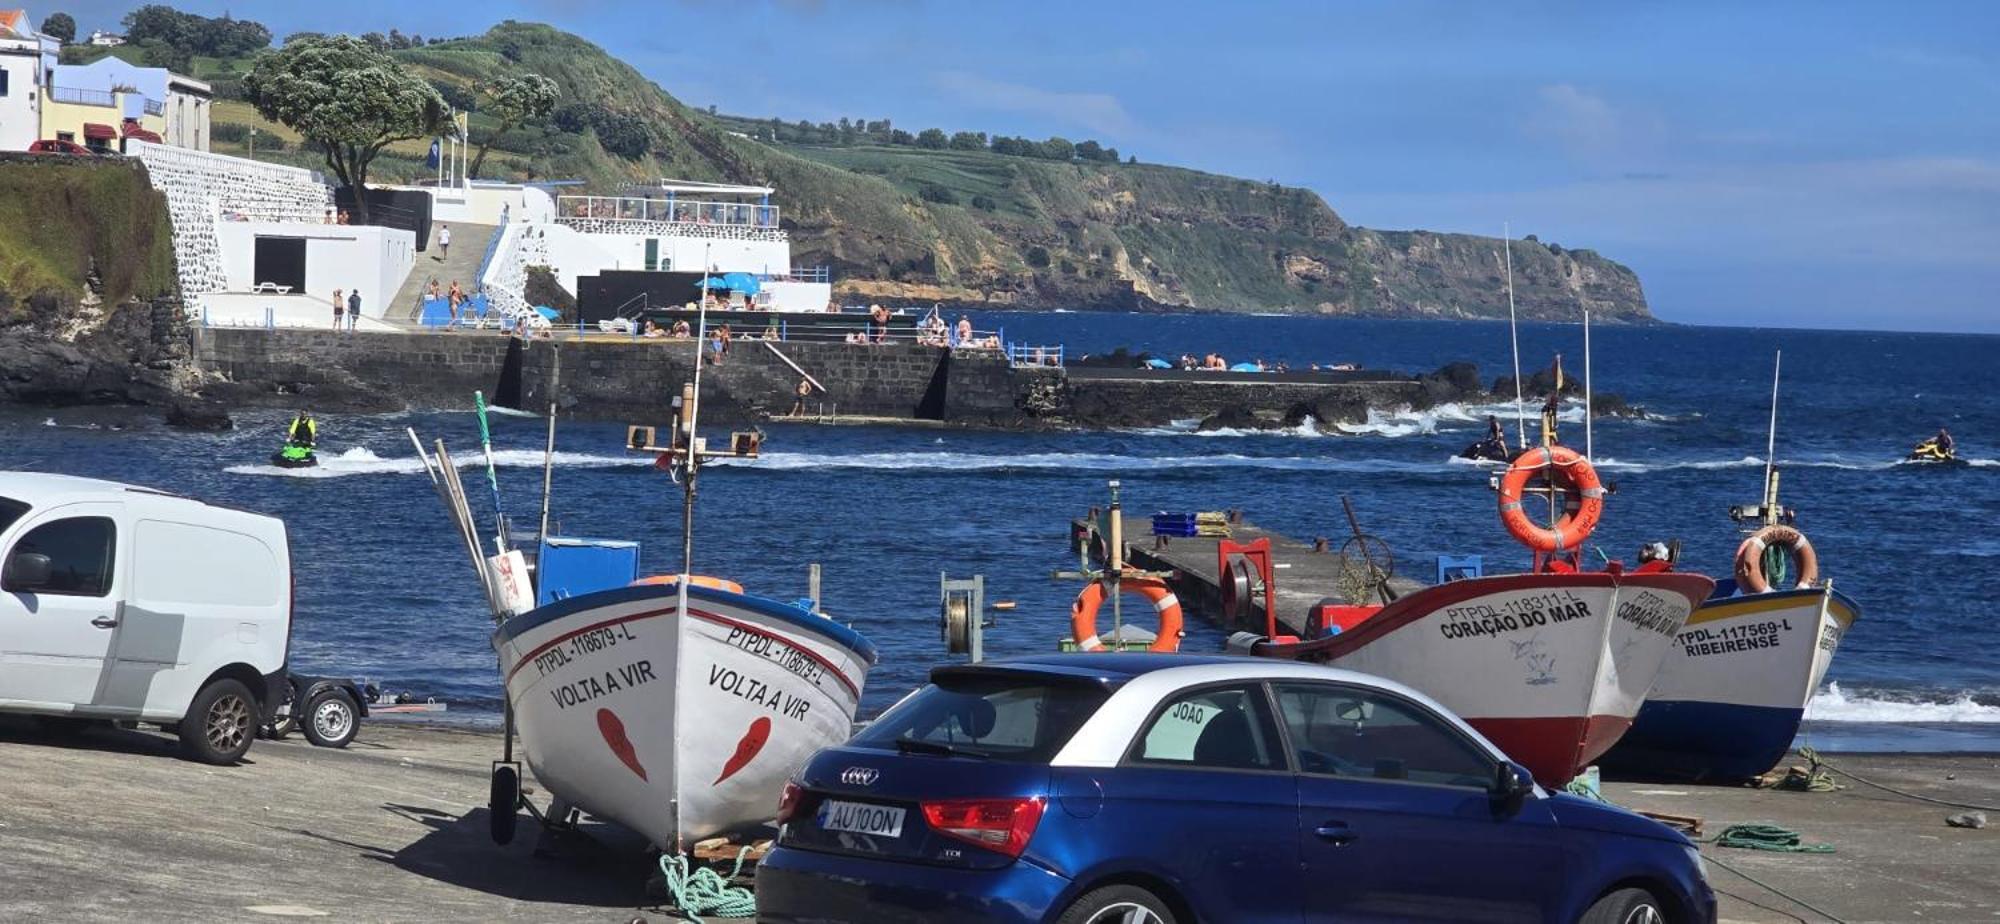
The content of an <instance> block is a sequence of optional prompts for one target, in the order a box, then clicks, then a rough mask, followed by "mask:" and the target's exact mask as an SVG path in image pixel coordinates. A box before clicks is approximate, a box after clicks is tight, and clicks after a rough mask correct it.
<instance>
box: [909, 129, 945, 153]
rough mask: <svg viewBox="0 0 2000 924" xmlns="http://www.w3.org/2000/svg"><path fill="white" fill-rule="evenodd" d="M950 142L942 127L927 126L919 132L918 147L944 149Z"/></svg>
mask: <svg viewBox="0 0 2000 924" xmlns="http://www.w3.org/2000/svg"><path fill="white" fill-rule="evenodd" d="M948 143H949V140H948V139H946V138H945V135H944V129H942V128H926V129H924V130H923V131H920V132H918V133H917V147H920V148H930V149H932V150H943V148H944V146H945V145H946V144H948Z"/></svg>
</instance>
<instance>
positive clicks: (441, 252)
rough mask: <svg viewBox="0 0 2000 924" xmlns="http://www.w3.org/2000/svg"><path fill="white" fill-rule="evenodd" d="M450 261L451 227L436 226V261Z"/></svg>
mask: <svg viewBox="0 0 2000 924" xmlns="http://www.w3.org/2000/svg"><path fill="white" fill-rule="evenodd" d="M449 259H451V226H450V225H438V260H439V261H444V260H449Z"/></svg>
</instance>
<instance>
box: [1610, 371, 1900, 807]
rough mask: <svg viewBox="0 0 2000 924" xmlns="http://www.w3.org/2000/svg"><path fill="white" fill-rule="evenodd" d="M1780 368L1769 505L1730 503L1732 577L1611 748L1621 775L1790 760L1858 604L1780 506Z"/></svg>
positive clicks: (1701, 775) (1714, 776)
mask: <svg viewBox="0 0 2000 924" xmlns="http://www.w3.org/2000/svg"><path fill="white" fill-rule="evenodd" d="M1777 406H1778V389H1777V376H1776V372H1775V370H1774V372H1773V375H1772V384H1771V430H1770V437H1769V443H1768V444H1767V445H1766V447H1765V460H1766V461H1765V465H1764V496H1763V500H1762V502H1761V503H1759V504H1756V505H1743V506H1738V507H1736V508H1733V509H1732V510H1731V511H1730V513H1731V517H1732V519H1735V520H1736V521H1737V522H1738V523H1747V524H1748V526H1747V527H1746V531H1747V532H1749V533H1750V535H1749V536H1748V537H1747V538H1745V539H1744V540H1743V543H1742V544H1741V545H1739V546H1738V547H1737V550H1736V562H1735V571H1736V576H1735V577H1734V578H1732V579H1729V580H1725V581H1721V582H1718V583H1717V584H1716V588H1715V593H1714V595H1713V596H1711V597H1710V598H1709V599H1708V600H1707V601H1706V602H1704V603H1703V604H1702V605H1701V608H1700V609H1698V610H1696V611H1695V613H1694V615H1693V616H1690V617H1689V618H1688V622H1687V627H1686V628H1685V629H1683V630H1681V632H1680V634H1679V635H1678V636H1677V637H1676V638H1675V639H1674V646H1673V650H1672V651H1671V652H1670V653H1669V654H1668V655H1667V662H1666V664H1665V665H1664V666H1662V667H1661V668H1660V678H1659V680H1658V682H1656V683H1655V684H1654V685H1653V692H1652V695H1651V696H1649V697H1648V698H1647V700H1646V705H1645V707H1644V708H1643V709H1641V710H1640V711H1639V715H1638V718H1637V719H1636V720H1635V721H1634V723H1633V725H1632V730H1631V731H1630V732H1629V733H1627V734H1626V736H1625V737H1624V738H1623V739H1621V740H1620V741H1619V742H1618V745H1617V747H1615V748H1613V749H1612V750H1611V751H1610V752H1609V753H1607V754H1605V755H1604V759H1603V761H1602V764H1603V767H1604V770H1605V771H1606V772H1608V773H1615V774H1618V775H1621V776H1632V777H1645V778H1652V779H1683V780H1698V781H1709V780H1713V781H1733V780H1747V779H1751V778H1754V777H1757V776H1760V775H1762V774H1763V773H1765V772H1766V771H1769V770H1770V769H1771V768H1772V767H1775V766H1777V765H1778V762H1779V761H1781V760H1783V759H1784V756H1785V754H1786V752H1787V751H1790V750H1791V747H1792V739H1793V737H1794V736H1796V735H1797V734H1798V730H1799V722H1800V721H1801V719H1802V718H1803V717H1804V715H1805V708H1806V703H1807V702H1808V701H1810V700H1811V699H1812V696H1813V693H1814V692H1816V691H1817V690H1818V689H1819V686H1820V683H1821V682H1823V681H1824V680H1825V679H1826V670H1827V667H1828V666H1829V665H1831V664H1832V663H1833V655H1834V652H1835V651H1837V650H1838V649H1839V648H1840V640H1841V639H1842V638H1843V637H1844V636H1846V634H1847V631H1848V629H1849V628H1850V627H1852V626H1853V625H1854V621H1855V620H1856V619H1858V618H1860V616H1861V605H1860V604H1858V603H1856V602H1855V601H1854V600H1853V599H1852V598H1850V597H1849V596H1848V595H1846V594H1844V593H1841V592H1840V591H1838V590H1835V589H1834V588H1833V584H1832V582H1830V581H1822V580H1820V574H1819V558H1818V555H1817V554H1816V553H1815V552H1814V551H1813V547H1812V542H1811V541H1810V540H1808V539H1807V538H1806V537H1805V534H1804V533H1802V532H1800V531H1799V530H1798V529H1797V528H1795V527H1794V526H1793V522H1794V519H1795V518H1794V514H1793V511H1792V510H1790V509H1789V508H1786V507H1784V506H1782V505H1780V504H1779V503H1778V475H1779V473H1778V470H1777V467H1776V464H1775V462H1773V461H1772V459H1773V456H1774V453H1775V452H1776V450H1777V419H1778V412H1777Z"/></svg>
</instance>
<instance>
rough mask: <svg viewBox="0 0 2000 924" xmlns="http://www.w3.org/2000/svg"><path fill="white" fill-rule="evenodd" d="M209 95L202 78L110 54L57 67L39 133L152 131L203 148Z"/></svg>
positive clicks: (74, 135) (78, 136) (76, 135)
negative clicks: (103, 128) (105, 128)
mask: <svg viewBox="0 0 2000 924" xmlns="http://www.w3.org/2000/svg"><path fill="white" fill-rule="evenodd" d="M213 95H214V93H213V90H212V88H211V87H210V86H209V85H208V84H207V83H205V82H203V81H200V80H196V79H194V78H192V77H186V76H182V75H180V74H176V73H173V72H172V71H169V70H167V69H166V68H164V67H140V66H139V65H136V64H133V63H131V62H129V61H126V60H124V59H122V58H118V57H116V56H111V55H107V56H105V57H102V58H99V59H97V60H96V61H92V62H91V63H89V64H62V65H57V66H56V67H55V71H54V75H53V79H52V80H51V81H50V83H49V92H48V96H47V99H46V100H45V102H44V105H43V108H42V137H44V138H63V137H66V136H67V137H69V138H71V139H72V140H75V141H78V142H82V141H83V140H84V139H85V138H86V137H92V136H91V135H90V128H89V126H91V125H98V126H109V127H113V128H118V129H121V130H122V133H123V134H124V135H126V136H131V135H133V134H134V133H135V131H143V132H151V133H153V134H156V135H159V136H160V137H159V138H158V139H157V140H159V141H163V142H165V143H167V144H170V145H173V146H174V147H177V148H187V149H189V150H194V151H206V150H208V144H209V115H210V113H209V110H210V105H211V98H212V97H213ZM100 131H101V129H100ZM142 137H143V136H142ZM144 140H149V141H150V140H155V139H151V138H146V139H144Z"/></svg>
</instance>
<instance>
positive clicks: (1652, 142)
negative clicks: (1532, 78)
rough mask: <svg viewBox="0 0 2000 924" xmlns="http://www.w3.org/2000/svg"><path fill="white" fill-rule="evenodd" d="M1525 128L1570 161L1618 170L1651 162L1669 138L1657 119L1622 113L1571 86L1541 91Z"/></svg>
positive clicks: (1639, 114)
mask: <svg viewBox="0 0 2000 924" xmlns="http://www.w3.org/2000/svg"><path fill="white" fill-rule="evenodd" d="M1523 128H1525V130H1526V131H1527V133H1528V134H1529V135H1531V136H1534V137H1540V138H1546V139H1549V140H1552V141H1554V142H1555V143H1557V144H1558V145H1561V146H1562V148H1563V149H1564V150H1565V151H1566V152H1567V153H1568V154H1569V155H1570V156H1571V157H1574V158H1577V159H1579V160H1584V161H1589V162H1593V163H1598V164H1600V165H1611V164H1613V163H1614V162H1615V164H1616V165H1618V166H1628V165H1629V163H1630V162H1631V161H1633V160H1639V159H1645V158H1647V157H1648V156H1650V154H1651V152H1652V151H1653V149H1654V148H1655V147H1657V145H1658V144H1659V143H1660V141H1661V140H1662V139H1663V138H1664V137H1665V135H1666V126H1665V124H1664V123H1663V122H1662V121H1661V120H1660V119H1659V118H1658V117H1655V116H1650V115H1646V114H1643V113H1638V112H1634V111H1630V110H1627V109H1620V108H1618V107H1616V106H1613V105H1612V104H1611V103H1610V101H1608V100H1606V99H1605V98H1604V97H1602V96H1599V95H1597V94H1595V93H1591V92H1590V91H1588V90H1585V89H1583V88H1581V87H1578V86H1576V85H1575V84H1569V83H1558V84H1550V85H1548V86H1545V87H1542V88H1541V89H1539V90H1536V91H1535V108H1534V110H1533V111H1532V112H1531V113H1530V114H1529V115H1528V118H1527V121H1526V123H1525V124H1524V125H1523Z"/></svg>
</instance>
